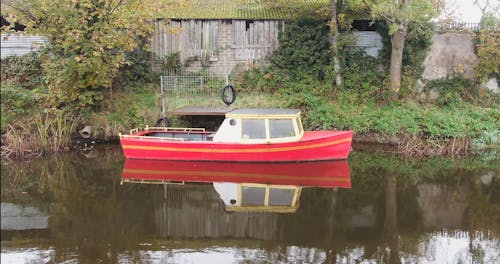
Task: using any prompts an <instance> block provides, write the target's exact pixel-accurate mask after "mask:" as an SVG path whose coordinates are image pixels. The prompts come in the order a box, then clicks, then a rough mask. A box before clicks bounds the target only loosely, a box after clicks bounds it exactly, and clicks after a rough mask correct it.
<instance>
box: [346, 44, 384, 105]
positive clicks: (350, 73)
mask: <svg viewBox="0 0 500 264" xmlns="http://www.w3.org/2000/svg"><path fill="white" fill-rule="evenodd" d="M341 56H342V60H341V62H342V65H341V69H342V76H343V79H344V80H343V83H342V85H341V86H340V87H338V89H339V90H343V93H341V94H340V95H339V96H343V97H344V98H345V99H346V100H351V102H353V103H356V104H360V103H363V102H372V101H373V100H374V99H375V100H378V101H380V100H382V101H383V100H384V99H386V98H387V97H388V95H387V91H386V90H385V89H383V87H384V80H385V79H386V78H387V75H386V73H385V72H384V71H383V70H380V62H379V60H378V59H376V58H373V57H371V56H368V55H367V54H366V53H365V52H364V51H362V50H360V49H359V48H355V47H351V48H345V49H343V51H342V54H341ZM349 98H350V99H349Z"/></svg>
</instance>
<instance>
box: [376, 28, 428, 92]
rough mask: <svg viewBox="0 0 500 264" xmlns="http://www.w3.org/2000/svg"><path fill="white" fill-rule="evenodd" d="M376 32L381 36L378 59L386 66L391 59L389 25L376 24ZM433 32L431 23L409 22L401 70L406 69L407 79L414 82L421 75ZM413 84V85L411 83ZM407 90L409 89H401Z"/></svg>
mask: <svg viewBox="0 0 500 264" xmlns="http://www.w3.org/2000/svg"><path fill="white" fill-rule="evenodd" d="M376 28H377V32H378V33H379V34H380V35H381V36H382V44H383V48H382V50H381V51H380V58H381V60H382V63H383V65H386V66H388V65H389V63H390V58H391V47H392V45H391V36H390V34H389V24H388V23H386V22H384V21H379V22H377V27H376ZM434 32H435V25H434V24H433V23H431V22H420V23H416V22H410V23H409V24H408V29H407V33H406V38H405V44H404V50H403V68H405V67H406V68H407V71H406V72H407V73H410V74H408V75H409V77H410V78H411V79H412V80H413V82H415V81H416V80H417V79H418V78H419V77H420V75H422V73H423V71H424V68H423V63H424V60H425V57H426V56H427V52H428V51H429V49H430V47H431V45H432V36H433V35H434ZM412 84H413V83H412ZM402 88H403V89H409V88H410V87H408V85H407V87H402Z"/></svg>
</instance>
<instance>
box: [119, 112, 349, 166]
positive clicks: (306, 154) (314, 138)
mask: <svg viewBox="0 0 500 264" xmlns="http://www.w3.org/2000/svg"><path fill="white" fill-rule="evenodd" d="M351 141H352V131H306V132H305V131H304V130H303V128H302V122H301V119H300V110H296V109H238V110H233V111H231V112H229V113H227V114H226V118H225V120H224V122H223V123H222V124H221V126H220V127H219V129H218V130H217V132H209V131H205V129H202V128H172V127H146V129H145V130H143V131H138V130H135V131H131V133H130V134H129V135H121V134H120V142H121V145H122V148H123V152H124V154H125V157H126V158H132V159H157V160H190V161H241V162H296V161H319V160H342V159H347V157H348V155H349V151H350V149H351Z"/></svg>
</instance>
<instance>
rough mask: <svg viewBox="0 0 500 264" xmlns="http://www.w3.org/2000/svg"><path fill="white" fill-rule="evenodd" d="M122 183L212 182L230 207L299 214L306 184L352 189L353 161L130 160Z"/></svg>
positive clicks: (125, 166)
mask: <svg viewBox="0 0 500 264" xmlns="http://www.w3.org/2000/svg"><path fill="white" fill-rule="evenodd" d="M121 183H122V184H123V183H143V184H182V185H184V184H189V183H212V184H213V186H214V189H215V190H216V191H217V193H218V194H219V198H220V199H221V200H222V201H223V202H224V205H225V208H226V211H229V212H237V211H251V212H276V213H293V212H296V210H297V208H298V207H299V204H300V203H299V201H300V195H301V192H302V188H303V187H319V188H351V179H350V171H349V164H348V163H347V161H321V162H302V163H234V162H187V161H186V162H184V161H157V160H140V159H127V160H126V161H125V165H124V168H123V172H122V179H121Z"/></svg>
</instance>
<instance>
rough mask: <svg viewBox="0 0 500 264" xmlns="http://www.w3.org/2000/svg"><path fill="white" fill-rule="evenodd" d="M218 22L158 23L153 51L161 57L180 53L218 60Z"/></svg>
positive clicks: (184, 55)
mask: <svg viewBox="0 0 500 264" xmlns="http://www.w3.org/2000/svg"><path fill="white" fill-rule="evenodd" d="M218 33H219V21H218V20H182V21H170V22H169V23H165V22H162V21H158V22H157V23H156V25H155V33H154V35H153V43H152V45H153V51H154V52H155V53H156V54H157V55H159V56H165V55H168V54H171V53H175V52H180V53H181V58H183V59H186V58H189V57H192V56H198V57H204V56H208V57H209V58H212V59H213V58H214V57H215V58H216V57H217V56H218V50H219V49H218V40H219V36H218Z"/></svg>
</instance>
